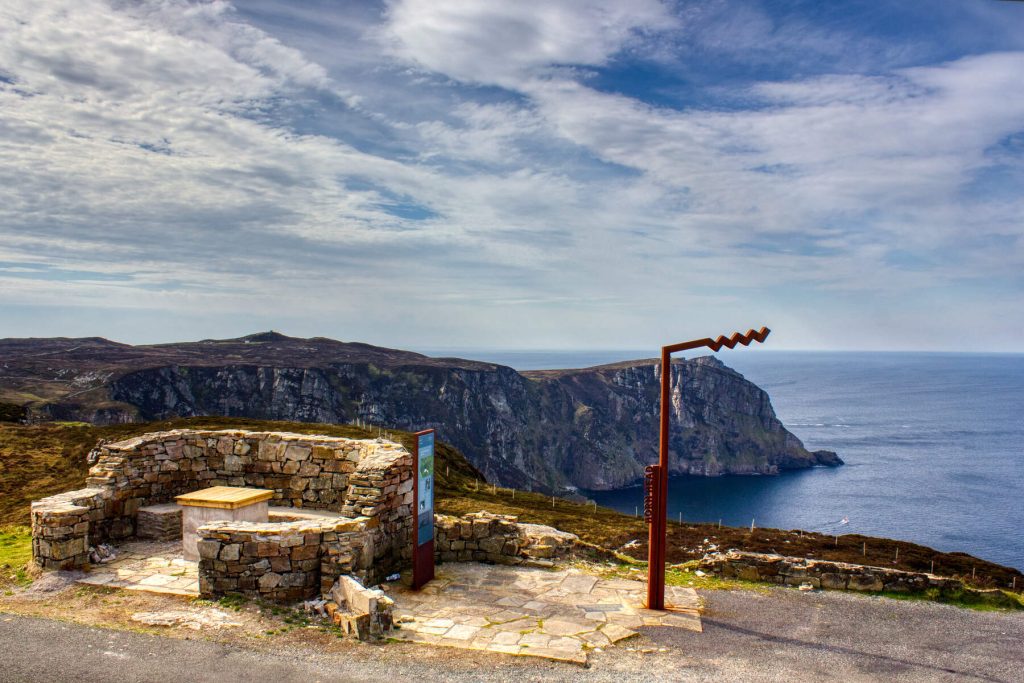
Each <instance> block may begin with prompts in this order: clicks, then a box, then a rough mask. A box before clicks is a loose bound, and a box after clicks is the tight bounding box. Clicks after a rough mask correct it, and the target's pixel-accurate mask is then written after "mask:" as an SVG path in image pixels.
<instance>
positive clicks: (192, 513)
mask: <svg viewBox="0 0 1024 683" xmlns="http://www.w3.org/2000/svg"><path fill="white" fill-rule="evenodd" d="M273 494H274V492H273V491H268V490H266V489H244V488H235V487H231V486H214V487H212V488H208V489H203V490H202V491H195V492H193V493H187V494H185V495H183V496H178V497H177V498H176V500H177V501H178V505H180V506H181V507H182V519H181V526H182V539H181V541H182V555H183V557H184V558H185V560H187V561H189V562H198V561H199V548H198V543H199V534H198V533H197V531H198V529H199V527H201V526H203V525H204V524H209V523H210V522H222V521H229V522H267V521H269V516H268V515H269V513H268V509H267V508H268V501H269V499H270V498H271V497H272V496H273Z"/></svg>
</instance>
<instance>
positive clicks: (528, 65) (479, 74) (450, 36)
mask: <svg viewBox="0 0 1024 683" xmlns="http://www.w3.org/2000/svg"><path fill="white" fill-rule="evenodd" d="M387 18H388V22H387V26H386V28H385V29H384V31H383V33H382V37H383V39H384V40H385V41H386V42H387V43H388V44H389V45H390V47H391V49H392V50H393V52H394V54H395V55H397V56H398V57H400V58H403V59H406V60H409V61H411V62H413V63H416V64H418V65H420V66H421V67H423V68H425V69H428V70H430V71H435V72H438V73H441V74H445V75H447V76H450V77H451V78H454V79H457V80H462V81H472V82H477V83H485V84H498V85H505V86H507V85H510V84H515V83H516V82H518V81H520V80H522V79H523V78H526V77H529V76H530V75H531V74H533V73H534V72H535V71H537V70H547V69H550V68H552V67H557V66H563V65H567V66H598V65H601V64H604V63H605V62H606V61H607V60H608V59H609V58H610V57H611V56H612V55H614V54H615V53H617V52H619V51H620V50H622V49H623V48H625V47H626V46H628V45H629V44H630V43H631V42H633V41H636V40H638V39H639V37H640V36H642V35H643V34H645V33H648V32H655V31H665V30H668V29H671V28H673V27H675V26H677V21H676V19H675V18H674V17H673V16H672V14H671V13H670V12H669V11H668V10H667V9H666V7H665V6H664V5H663V4H662V3H660V2H657V0H633V1H632V2H629V3H623V2H618V1H616V0H570V1H568V2H566V1H560V2H555V1H551V0H522V1H519V2H490V1H488V0H403V1H400V2H392V3H390V5H389V9H388V14H387Z"/></svg>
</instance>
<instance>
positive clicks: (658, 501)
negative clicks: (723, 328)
mask: <svg viewBox="0 0 1024 683" xmlns="http://www.w3.org/2000/svg"><path fill="white" fill-rule="evenodd" d="M770 331H771V330H769V329H768V328H767V327H762V328H761V329H760V330H758V331H756V332H755V331H754V330H747V333H746V334H740V333H739V332H736V333H735V334H733V335H732V336H730V337H726V336H724V335H722V336H720V337H718V338H717V339H711V338H710V337H705V338H704V339H694V340H693V341H688V342H682V343H680V344H670V345H669V346H663V347H661V411H660V412H661V416H660V421H659V422H660V424H659V430H658V431H659V434H658V464H657V465H650V466H649V467H647V469H646V470H645V471H644V521H645V522H647V525H648V535H647V609H665V551H666V547H665V546H666V541H667V539H666V535H667V532H668V439H669V431H668V418H669V401H670V399H671V391H670V385H671V382H672V354H673V353H676V352H677V351H688V350H690V349H699V348H702V347H705V346H706V347H707V348H709V349H711V350H712V351H718V350H719V349H721V348H722V347H723V346H725V347H727V348H730V349H734V348H736V345H737V344H742V345H743V346H749V345H750V343H751V342H755V341H756V342H759V343H761V342H764V340H765V339H766V338H767V337H768V333H769V332H770ZM681 394H682V389H680V395H681Z"/></svg>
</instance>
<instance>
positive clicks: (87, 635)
mask: <svg viewBox="0 0 1024 683" xmlns="http://www.w3.org/2000/svg"><path fill="white" fill-rule="evenodd" d="M704 597H705V599H706V601H707V611H706V613H705V616H704V627H705V631H704V633H702V634H698V633H692V632H688V631H682V630H676V629H668V628H665V629H646V630H645V631H644V634H643V636H642V637H641V638H640V639H638V640H636V641H634V642H632V643H629V641H627V645H626V647H632V648H634V649H633V650H629V649H625V647H619V648H611V649H609V650H607V651H605V652H601V653H595V654H593V655H592V659H591V661H592V664H591V666H590V667H589V668H585V669H584V668H581V667H576V666H572V665H566V664H556V663H551V662H545V661H539V660H534V659H531V658H510V657H502V656H499V655H489V654H484V653H477V652H466V651H459V650H452V649H446V648H427V647H417V646H413V645H408V644H387V645H366V644H359V645H353V646H352V647H351V648H348V649H346V651H345V652H344V653H343V654H338V653H331V654H324V653H320V652H316V651H312V650H311V651H305V650H301V651H295V650H293V651H292V652H290V653H286V654H282V653H278V652H273V651H269V650H259V651H257V650H249V649H244V648H240V647H237V646H229V645H223V644H218V643H213V642H208V641H204V640H178V639H174V638H162V637H159V636H151V635H145V634H140V633H134V632H128V631H110V630H105V629H98V628H91V627H86V626H78V625H74V624H69V623H64V622H59V621H51V620H46V619H36V618H27V617H19V616H14V615H8V614H0V682H2V683H6V682H8V681H10V682H12V683H14V682H17V683H30V682H33V681H46V682H47V683H50V682H52V681H65V680H88V681H96V682H102V681H117V682H118V683H121V682H123V683H134V682H136V681H138V682H143V681H154V682H160V683H164V682H170V681H218V682H219V683H231V682H234V681H238V682H240V683H259V682H261V681H274V682H275V683H288V682H291V681H296V682H299V681H301V682H302V683H312V682H314V681H325V682H326V681H399V680H418V681H438V680H452V681H509V680H514V681H517V682H518V681H534V680H537V681H539V680H545V681H547V680H568V681H615V682H616V683H623V682H624V681H632V680H637V681H647V680H649V681H705V680H707V681H711V680H714V681H733V680H735V681H787V682H790V681H833V680H834V681H844V682H845V681H960V680H967V681H1005V682H1006V683H1019V682H1021V681H1024V613H1020V612H1017V613H996V612H975V611H969V610H964V609H959V608H955V607H947V606H944V605H936V604H930V603H920V602H901V601H894V600H886V599H881V598H866V597H863V596H856V595H846V594H842V593H799V592H797V591H794V590H772V591H769V592H767V593H756V592H746V591H736V592H726V591H712V592H708V593H705V594H704ZM662 648H664V651H661V650H662ZM641 650H653V651H651V652H642V651H641Z"/></svg>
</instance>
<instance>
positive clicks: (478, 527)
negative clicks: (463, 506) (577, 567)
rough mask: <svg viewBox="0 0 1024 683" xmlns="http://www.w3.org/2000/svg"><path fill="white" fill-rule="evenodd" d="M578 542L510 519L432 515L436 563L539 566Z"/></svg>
mask: <svg viewBox="0 0 1024 683" xmlns="http://www.w3.org/2000/svg"><path fill="white" fill-rule="evenodd" d="M578 541H579V538H578V537H577V536H576V535H575V534H570V533H568V532H565V531H559V530H558V529H555V528H553V527H549V526H544V525H541V524H520V523H519V521H518V518H517V517H515V516H513V515H497V514H493V513H490V512H486V511H482V512H474V513H470V514H468V515H464V516H462V517H452V516H449V515H434V557H435V560H436V561H437V562H493V563H496V564H519V563H522V562H534V563H536V562H538V561H539V562H541V563H543V562H545V561H548V560H550V559H551V558H555V557H561V556H564V555H566V554H568V553H569V552H570V551H571V550H572V549H573V548H574V547H575V545H576V543H577V542H578Z"/></svg>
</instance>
